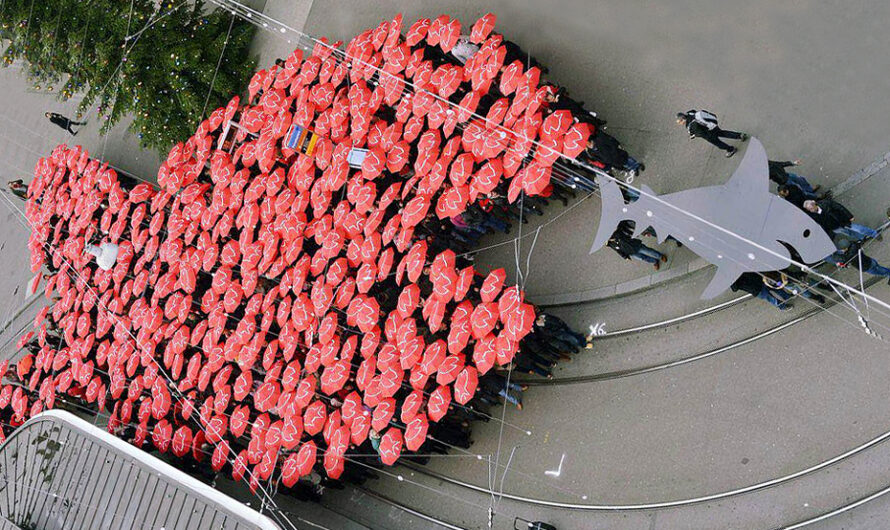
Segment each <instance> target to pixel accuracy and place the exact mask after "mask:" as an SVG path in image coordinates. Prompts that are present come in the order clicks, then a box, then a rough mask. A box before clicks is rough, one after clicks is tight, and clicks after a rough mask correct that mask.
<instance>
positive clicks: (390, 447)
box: [377, 427, 404, 466]
mask: <svg viewBox="0 0 890 530" xmlns="http://www.w3.org/2000/svg"><path fill="white" fill-rule="evenodd" d="M403 443H404V440H403V438H402V431H400V430H399V429H397V428H395V427H390V428H389V430H388V431H386V433H385V434H384V435H383V436H382V437H381V438H380V447H379V448H378V450H377V451H378V453H380V460H381V461H382V462H383V463H384V464H386V465H387V466H391V465H393V464H395V463H396V460H398V459H399V456H400V455H401V454H402V444H403Z"/></svg>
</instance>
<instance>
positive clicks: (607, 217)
mask: <svg viewBox="0 0 890 530" xmlns="http://www.w3.org/2000/svg"><path fill="white" fill-rule="evenodd" d="M596 183H597V184H598V185H599V188H600V196H601V197H602V215H601V216H600V224H599V226H598V227H597V229H596V239H594V240H593V245H591V246H590V254H593V253H594V252H596V251H597V250H599V249H601V248H603V246H604V245H605V244H606V243H607V242H608V241H609V238H610V237H612V234H613V233H614V232H615V229H616V228H618V223H620V222H621V220H622V219H623V218H624V214H625V212H623V211H622V208H625V204H624V196H623V195H622V194H621V188H619V187H618V184H616V183H615V181H614V180H612V179H609V178H606V177H603V176H600V175H597V177H596Z"/></svg>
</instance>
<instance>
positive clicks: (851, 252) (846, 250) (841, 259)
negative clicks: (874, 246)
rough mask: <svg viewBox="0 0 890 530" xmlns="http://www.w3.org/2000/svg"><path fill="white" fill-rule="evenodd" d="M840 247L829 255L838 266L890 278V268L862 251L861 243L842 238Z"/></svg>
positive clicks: (889, 282) (889, 281)
mask: <svg viewBox="0 0 890 530" xmlns="http://www.w3.org/2000/svg"><path fill="white" fill-rule="evenodd" d="M838 247H839V248H838V251H837V252H835V253H834V254H832V255H831V256H829V257H828V259H829V260H830V261H832V262H833V263H834V264H835V265H837V266H838V267H842V268H843V267H852V268H856V269H860V270H862V272H867V273H868V274H872V275H874V276H883V277H885V278H890V269H888V268H887V267H884V266H882V265H881V264H880V263H878V260H876V259H874V258H872V257H871V256H868V255H866V254H865V252H862V250H861V246H860V245H859V243H856V242H850V241H847V240H842V241H841V242H840V243H839V244H838ZM888 284H890V280H888Z"/></svg>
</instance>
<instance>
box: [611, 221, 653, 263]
mask: <svg viewBox="0 0 890 530" xmlns="http://www.w3.org/2000/svg"><path fill="white" fill-rule="evenodd" d="M607 245H608V246H609V248H611V249H612V250H614V251H615V252H617V253H618V255H619V256H621V257H622V258H624V259H628V260H629V259H633V260H637V261H645V262H646V263H651V264H652V265H653V266H654V267H655V270H658V269H660V268H661V264H662V263H664V262H666V261H667V256H665V255H664V254H662V253H661V252H658V251H657V250H655V249H653V248H649V247H647V246H646V245H644V244H643V242H642V241H640V240H639V239H636V238H633V237H630V236H629V235H628V234H627V233H626V232H625V231H624V229H623V228H622V227H621V226H619V227H618V230H615V232H614V233H613V234H612V237H610V238H609V242H608V243H607Z"/></svg>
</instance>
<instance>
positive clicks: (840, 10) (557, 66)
mask: <svg viewBox="0 0 890 530" xmlns="http://www.w3.org/2000/svg"><path fill="white" fill-rule="evenodd" d="M887 9H888V8H887V6H886V5H885V4H883V3H881V2H876V1H873V0H869V1H856V2H841V1H828V2H815V1H810V2H783V3H776V2H769V1H766V0H758V1H754V2H744V3H738V2H726V1H721V2H704V3H703V2H698V1H694V0H680V1H673V2H657V3H653V2H639V1H631V2H581V1H579V0H560V1H556V2H547V3H534V2H532V3H527V2H520V3H517V2H511V1H509V0H492V1H489V2H487V3H485V4H479V3H478V2H468V1H466V0H445V1H442V0H437V1H435V2H430V1H421V2H404V1H401V0H385V1H380V2H373V3H362V4H358V5H356V4H355V3H354V2H349V1H345V0H317V1H316V2H314V4H313V6H312V10H311V12H310V13H309V17H308V19H307V20H306V30H307V31H308V32H309V33H311V34H313V35H316V36H321V35H327V36H329V37H330V38H332V39H336V38H339V39H345V40H348V39H349V38H350V37H351V36H353V35H355V34H356V33H357V32H358V31H361V30H364V29H365V28H369V27H374V26H376V25H377V24H378V23H379V22H380V21H381V20H383V19H384V18H391V17H392V16H393V15H395V14H396V13H398V12H401V13H403V15H404V17H405V20H406V21H413V20H415V19H416V18H418V17H420V16H427V17H435V16H437V15H438V14H440V13H448V14H450V15H452V16H456V17H458V18H459V19H460V20H461V21H462V22H463V23H464V24H471V23H472V22H473V21H474V20H475V19H476V17H478V16H479V15H481V14H484V13H485V12H488V11H491V12H494V13H496V14H497V15H498V26H497V27H498V29H499V30H500V31H502V32H503V33H504V34H505V35H506V36H507V37H508V38H511V39H513V40H515V41H517V42H519V43H521V45H522V46H523V47H524V48H525V49H526V50H527V51H529V53H531V54H532V55H534V56H536V57H537V58H538V59H539V60H541V61H542V62H544V63H545V64H547V65H548V66H549V68H550V77H551V78H552V79H554V80H555V81H557V82H559V83H560V84H562V85H565V86H566V87H568V88H569V89H570V90H571V92H572V93H573V94H574V95H575V96H576V97H578V98H579V99H581V100H584V101H586V102H587V103H588V105H589V107H590V108H591V109H593V110H596V111H597V112H598V113H599V114H600V116H601V117H603V118H605V119H607V120H608V121H609V125H608V127H607V130H608V131H609V132H610V133H612V134H614V135H616V136H617V137H618V138H619V139H621V140H622V141H623V142H624V143H625V145H626V146H627V147H628V148H629V150H630V152H631V153H632V154H635V155H639V158H641V159H642V160H644V161H645V162H646V163H647V167H648V169H647V171H646V172H645V173H644V174H643V175H642V176H641V177H640V178H639V179H638V180H637V181H636V182H639V183H645V184H648V185H649V186H650V187H651V188H652V189H654V190H655V191H657V192H659V193H668V192H673V191H678V190H681V189H686V188H690V187H695V186H700V185H706V184H713V183H718V182H722V181H725V180H726V179H727V178H728V177H729V175H730V174H731V173H732V170H733V168H734V167H735V164H737V163H738V159H737V158H733V159H729V160H726V159H725V158H723V155H722V154H721V153H719V152H717V151H716V149H714V148H712V147H710V145H708V144H705V143H704V142H703V141H694V142H690V141H689V140H687V139H686V138H687V137H686V135H685V134H684V133H683V131H682V130H680V129H679V128H678V127H677V125H676V124H675V123H674V114H675V113H676V112H677V111H683V110H686V109H688V108H691V107H694V106H696V107H704V108H708V109H710V110H713V111H714V112H716V113H718V115H719V116H720V117H721V119H722V123H724V124H725V125H726V126H727V127H732V128H738V129H740V130H743V131H748V132H750V133H751V134H753V135H755V136H757V137H758V138H760V139H761V140H762V141H763V143H764V145H765V146H766V147H767V152H768V153H769V154H770V156H772V157H775V158H780V159H789V158H801V159H802V160H803V161H804V164H803V165H802V166H801V168H800V170H801V173H802V174H804V175H807V176H812V177H813V179H812V180H813V182H814V184H822V185H826V186H832V185H835V184H838V183H840V182H842V181H844V180H845V179H847V178H848V177H849V176H850V175H851V174H853V173H854V172H856V171H857V170H859V169H860V168H863V167H865V166H867V165H869V164H870V163H872V161H873V160H875V158H877V157H879V156H883V154H884V153H886V152H887V151H888V148H890V135H888V133H890V121H888V120H886V119H885V117H886V112H881V111H880V109H886V104H884V102H883V101H882V100H881V99H880V97H879V96H878V94H883V93H885V92H886V88H887V87H888V84H890V80H888V78H887V76H886V75H885V73H886V72H887V71H888V67H890V58H888V57H887V54H885V53H883V50H886V49H887V48H888V46H890V35H888V34H887V33H886V32H885V31H884V30H883V27H882V22H880V21H882V20H883V19H884V18H885V17H886V15H887ZM881 15H884V16H883V17H882V16H881ZM588 202H590V203H592V204H585V205H584V206H582V207H580V208H576V209H574V210H573V211H572V212H570V213H569V214H568V215H566V216H564V217H561V218H560V219H559V220H558V221H556V222H554V223H553V224H550V225H548V227H547V228H546V229H544V231H542V233H541V236H540V238H539V239H538V242H537V245H536V247H535V251H534V254H533V255H532V259H531V271H532V272H531V276H530V278H531V279H530V280H529V283H528V286H527V287H528V293H529V295H530V296H532V297H534V296H540V297H541V298H542V299H544V300H545V301H547V300H548V299H550V298H553V297H555V296H557V295H566V296H571V295H577V293H579V292H580V293H583V292H588V291H592V290H594V289H597V288H601V287H604V286H611V285H614V284H616V283H620V282H624V281H628V280H634V279H637V278H640V277H643V276H648V275H649V273H650V272H652V269H651V267H648V266H646V265H642V264H637V263H625V262H623V261H622V260H621V259H620V258H619V257H618V256H617V255H615V254H614V253H613V252H611V251H610V250H608V249H604V250H602V251H600V252H598V253H596V254H594V255H592V256H588V254H587V251H588V249H589V246H590V242H591V241H592V238H593V232H594V230H595V228H596V226H597V224H598V222H599V208H598V199H592V200H591V201H588ZM850 204H851V206H852V207H853V209H854V211H855V212H856V213H858V214H859V215H860V217H861V218H862V219H864V220H866V221H867V222H876V221H877V220H878V219H880V218H881V217H882V216H883V211H884V208H879V209H877V210H875V211H871V210H869V209H867V208H866V207H860V206H859V205H858V204H857V203H856V202H851V203H850ZM561 211H562V208H561V207H557V206H556V205H552V207H551V208H549V209H548V211H547V213H546V214H545V216H544V217H543V218H541V219H533V221H532V222H531V223H529V224H528V225H526V228H525V229H534V227H535V224H536V222H537V221H542V222H546V221H547V220H548V219H551V218H553V217H555V216H557V215H559V214H560V213H561ZM509 237H515V233H514V234H511V235H510V236H509ZM504 239H508V238H491V239H490V241H489V242H490V243H497V242H499V241H502V240H504ZM527 243H530V240H528V241H527ZM524 249H525V251H526V252H527V249H528V244H526V245H525V246H524ZM661 249H662V250H664V251H665V252H666V253H667V254H668V255H669V256H670V258H671V262H670V263H669V265H671V266H680V267H686V266H687V264H688V263H689V261H690V260H692V259H693V256H692V255H691V254H690V253H688V252H687V251H685V250H681V251H679V252H678V251H676V250H675V249H674V247H673V245H671V244H669V243H668V244H666V245H663V246H661ZM552 256H559V258H560V259H558V260H554V259H552ZM522 258H523V259H522V260H521V261H522V262H523V263H525V254H522ZM514 262H515V258H514V252H513V247H512V245H504V246H501V247H498V248H497V249H494V250H492V251H491V252H488V253H486V254H485V255H484V256H483V257H481V258H480V263H487V264H491V265H492V266H502V267H506V268H507V270H508V271H509V274H508V277H510V278H512V277H514V272H513V270H514V267H513V265H511V264H513V263H514ZM605 271H608V272H605Z"/></svg>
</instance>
